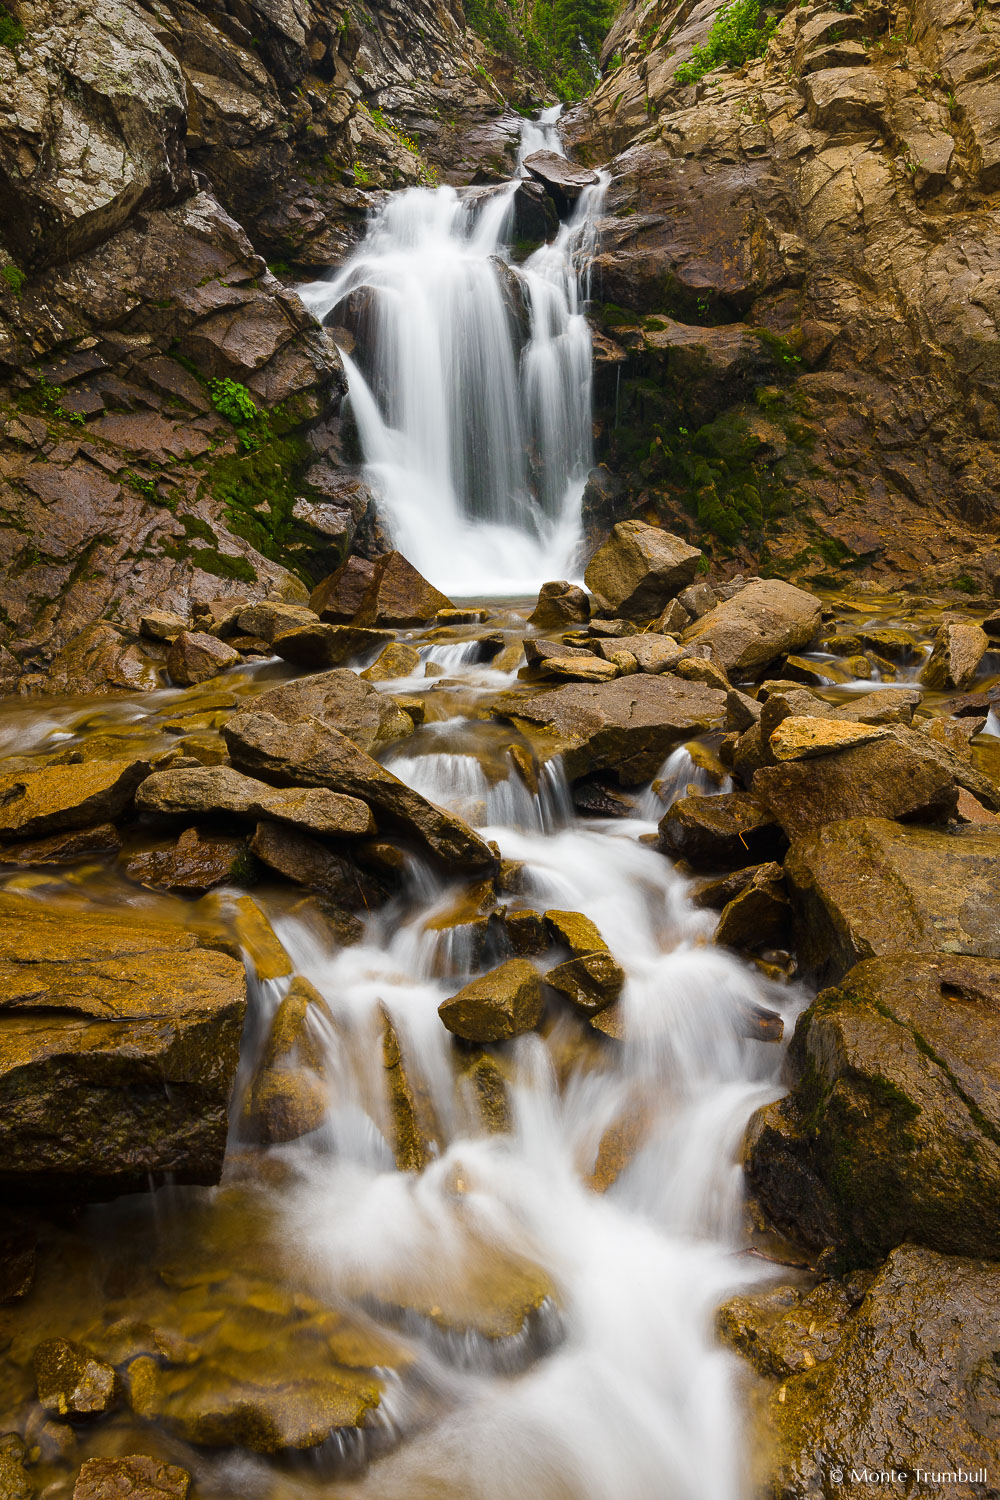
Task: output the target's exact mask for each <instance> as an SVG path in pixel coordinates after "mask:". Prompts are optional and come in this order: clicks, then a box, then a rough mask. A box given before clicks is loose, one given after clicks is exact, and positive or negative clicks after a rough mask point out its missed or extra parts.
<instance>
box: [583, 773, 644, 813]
mask: <svg viewBox="0 0 1000 1500" xmlns="http://www.w3.org/2000/svg"><path fill="white" fill-rule="evenodd" d="M573 806H574V807H575V808H576V810H577V812H578V813H582V815H583V816H584V817H589V818H634V817H635V815H636V804H635V802H634V801H633V800H632V798H631V797H626V796H624V795H623V793H622V792H620V791H618V789H617V788H616V787H614V786H612V785H611V784H610V782H608V781H607V780H605V779H603V778H601V777H595V778H594V779H593V780H586V781H578V782H576V783H575V785H574V787H573Z"/></svg>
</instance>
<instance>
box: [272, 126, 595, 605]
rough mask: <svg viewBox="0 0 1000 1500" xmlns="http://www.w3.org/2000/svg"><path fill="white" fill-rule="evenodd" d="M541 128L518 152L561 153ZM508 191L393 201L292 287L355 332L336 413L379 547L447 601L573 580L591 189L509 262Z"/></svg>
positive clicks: (439, 192)
mask: <svg viewBox="0 0 1000 1500" xmlns="http://www.w3.org/2000/svg"><path fill="white" fill-rule="evenodd" d="M556 118H557V112H556V111H553V110H547V111H545V112H544V114H543V116H542V117H541V119H540V120H538V121H537V122H529V123H527V124H526V125H525V129H524V136H523V139H522V149H521V159H522V160H523V158H524V156H526V155H530V154H531V152H532V151H535V150H539V149H549V150H554V149H559V150H561V147H559V144H558V135H557V131H556V123H555V122H556ZM516 190H517V180H516V179H515V180H514V181H512V182H511V183H509V184H508V185H507V186H506V187H503V188H500V189H498V190H494V191H488V192H482V191H475V190H465V191H463V192H458V191H456V190H455V189H454V188H451V187H442V188H438V189H435V190H431V189H426V188H410V189H408V190H406V191H403V192H399V193H394V194H392V195H391V196H390V197H389V198H388V199H387V200H386V202H385V203H384V204H383V205H382V207H380V208H379V210H378V211H377V213H376V214H375V216H374V218H373V220H372V223H371V227H370V229H369V231H368V234H367V236H366V238H365V240H364V243H363V244H362V245H361V246H360V248H359V250H358V251H357V253H356V254H355V255H354V256H353V257H352V259H351V260H350V261H349V262H348V263H347V265H346V266H344V268H343V269H342V270H340V271H339V272H338V273H337V274H336V275H334V276H333V277H332V278H331V279H329V280H326V281H318V282H313V283H311V284H309V285H307V286H304V287H300V288H299V294H300V296H301V297H302V299H303V301H304V302H305V303H306V305H307V306H308V307H309V308H310V310H311V311H312V312H313V313H314V314H315V315H316V317H317V318H319V319H320V320H321V321H323V322H325V323H328V324H329V325H331V326H333V327H337V326H338V325H342V324H345V323H349V324H350V325H351V328H352V332H353V333H354V335H355V337H356V348H355V350H354V353H353V355H351V356H346V355H345V369H346V371H347V375H348V381H349V386H350V403H351V408H352V410H353V413H354V417H355V420H356V422H357V426H358V432H359V436H360V440H361V446H362V451H363V455H364V460H365V465H366V469H367V473H368V475H369V478H370V479H371V481H372V483H373V485H374V486H375V488H376V490H377V492H378V494H379V496H380V498H381V502H382V511H383V516H384V519H385V521H386V522H387V524H388V527H389V529H390V531H391V534H392V536H393V540H394V542H395V545H396V546H397V547H398V548H399V549H400V550H401V551H402V552H404V553H405V554H406V556H407V557H408V558H409V559H410V560H411V562H413V563H414V564H415V566H416V567H418V568H419V569H420V571H421V572H422V573H424V574H425V576H427V577H428V578H430V579H431V580H432V581H433V582H434V583H435V584H436V585H437V586H438V587H440V588H442V589H444V590H445V591H450V592H452V593H456V594H460V595H463V596H468V595H472V594H476V595H492V596H494V597H495V596H498V595H504V594H507V595H517V594H523V593H528V592H532V591H533V590H535V589H537V587H538V584H539V583H540V582H541V581H543V580H544V579H546V578H553V577H559V576H565V575H566V573H567V572H572V570H573V566H574V559H575V554H576V551H577V547H578V545H579V541H580V498H581V495H582V493H583V487H584V484H585V483H586V478H587V474H588V472H589V470H590V468H591V464H592V433H591V387H592V361H591V341H590V330H589V328H588V325H587V321H586V318H585V316H584V301H585V298H586V295H587V284H586V282H587V269H588V266H589V263H590V260H591V259H592V257H593V253H594V249H595V243H596V239H595V236H596V225H597V221H598V219H599V217H600V212H601V205H602V202H603V197H604V185H603V180H602V182H601V183H600V184H598V185H596V186H593V187H590V188H587V189H586V190H585V191H584V192H583V194H582V195H581V197H580V199H579V201H578V203H577V205H576V207H575V210H574V212H573V215H572V217H571V218H570V219H569V220H568V221H567V222H566V223H564V224H563V225H562V226H561V227H560V229H559V232H558V234H557V236H556V238H555V239H554V241H553V242H552V243H551V244H550V245H543V246H542V247H541V248H539V249H538V250H536V251H535V253H534V254H533V255H531V256H530V257H529V258H528V259H527V260H526V261H525V262H524V264H523V265H519V266H518V265H514V264H513V263H512V259H511V252H510V245H509V239H510V234H511V229H512V224H513V205H514V194H515V192H516Z"/></svg>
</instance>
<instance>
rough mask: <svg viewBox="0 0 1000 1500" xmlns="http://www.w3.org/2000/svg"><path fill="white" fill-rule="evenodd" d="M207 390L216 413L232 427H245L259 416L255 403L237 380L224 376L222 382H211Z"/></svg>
mask: <svg viewBox="0 0 1000 1500" xmlns="http://www.w3.org/2000/svg"><path fill="white" fill-rule="evenodd" d="M208 389H209V395H210V396H211V398H212V405H213V406H214V407H215V409H216V411H217V412H218V413H219V415H220V416H223V417H225V418H226V419H227V420H228V421H230V422H232V424H233V426H234V427H247V426H249V425H250V424H252V423H254V422H256V421H257V419H258V417H259V416H260V412H259V410H258V408H257V403H256V401H255V400H254V399H253V397H252V396H251V394H250V392H249V391H248V390H247V388H246V386H245V385H241V384H240V382H239V381H238V380H230V379H229V377H228V376H226V378H225V379H224V380H213V381H212V382H211V384H210V385H209V388H208Z"/></svg>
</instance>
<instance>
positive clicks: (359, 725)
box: [248, 668, 413, 751]
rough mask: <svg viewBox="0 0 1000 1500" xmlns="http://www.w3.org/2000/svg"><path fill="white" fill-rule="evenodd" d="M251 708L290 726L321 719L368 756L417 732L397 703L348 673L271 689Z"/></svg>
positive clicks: (324, 674) (328, 674) (323, 674)
mask: <svg viewBox="0 0 1000 1500" xmlns="http://www.w3.org/2000/svg"><path fill="white" fill-rule="evenodd" d="M248 707H251V708H252V711H253V712H254V713H262V714H273V715H274V717H275V718H276V719H281V720H282V721H283V722H284V723H286V724H294V723H296V722H297V721H298V720H299V719H318V720H319V722H320V723H321V724H325V725H328V726H329V727H330V728H332V729H339V730H340V733H341V734H346V735H347V737H348V739H350V740H353V741H354V743H355V744H356V745H360V746H361V749H362V750H367V751H371V750H373V749H374V748H375V747H376V746H377V745H383V744H388V742H389V741H390V740H396V739H400V738H402V737H403V736H404V735H407V734H411V733H412V732H413V720H412V719H411V718H410V716H409V715H408V714H406V713H404V712H403V710H402V709H401V708H400V707H399V705H398V704H397V702H396V700H395V699H394V698H392V697H391V696H390V695H389V694H388V693H380V692H379V691H378V689H377V688H374V687H372V686H371V684H370V683H369V682H367V681H364V680H362V678H361V677H359V676H358V674H357V673H356V672H352V671H350V670H349V669H348V668H343V669H341V670H339V671H333V672H318V673H316V675H315V676H312V677H300V678H298V679H297V680H296V681H295V682H283V683H281V684H280V685H279V686H278V687H273V688H268V689H267V690H266V691H265V692H263V693H261V694H260V695H259V696H258V697H256V698H254V699H253V700H252V704H251V705H248Z"/></svg>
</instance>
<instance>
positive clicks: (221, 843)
mask: <svg viewBox="0 0 1000 1500" xmlns="http://www.w3.org/2000/svg"><path fill="white" fill-rule="evenodd" d="M174 774H175V775H183V772H175V773H174ZM252 868H253V861H252V860H249V859H248V857H247V842H246V839H236V838H226V837H224V836H219V835H215V836H210V835H209V836H206V835H204V834H202V833H200V832H199V830H198V829H197V828H187V829H185V831H184V832H183V833H182V834H181V836H180V838H179V839H178V840H177V843H176V844H175V845H174V847H173V848H172V849H150V850H148V851H147V852H145V853H143V854H135V855H133V856H132V857H131V859H128V860H126V861H125V864H124V872H125V874H126V876H127V877H128V879H129V880H134V881H135V883H136V884H137V885H147V886H152V887H153V889H155V890H161V891H179V892H181V893H182V894H183V895H192V896H200V895H203V894H204V892H205V891H209V890H211V889H212V887H213V886H214V885H228V884H230V883H233V882H235V883H236V884H242V885H246V884H247V883H248V877H250V876H251V874H252ZM250 883H252V882H250Z"/></svg>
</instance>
